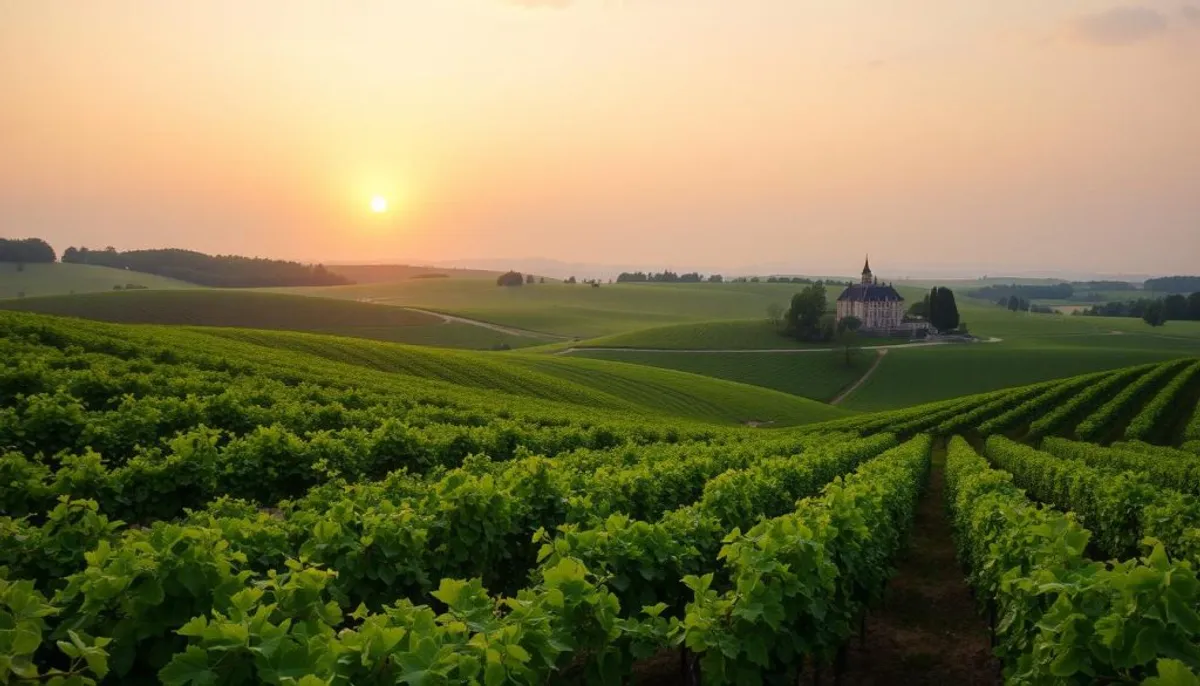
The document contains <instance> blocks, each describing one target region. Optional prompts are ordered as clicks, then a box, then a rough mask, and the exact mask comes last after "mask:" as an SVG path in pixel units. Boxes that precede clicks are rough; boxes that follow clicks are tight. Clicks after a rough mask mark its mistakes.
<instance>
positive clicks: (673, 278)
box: [617, 269, 720, 283]
mask: <svg viewBox="0 0 1200 686" xmlns="http://www.w3.org/2000/svg"><path fill="white" fill-rule="evenodd" d="M713 276H717V277H718V278H720V275H719V274H714V275H713ZM702 281H704V277H703V276H701V275H700V273H699V272H688V273H686V274H676V273H675V272H673V271H671V270H670V269H666V270H663V271H661V272H651V273H649V274H647V273H646V272H621V273H620V274H618V275H617V283H700V282H702Z"/></svg>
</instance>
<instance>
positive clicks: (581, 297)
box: [281, 279, 836, 338]
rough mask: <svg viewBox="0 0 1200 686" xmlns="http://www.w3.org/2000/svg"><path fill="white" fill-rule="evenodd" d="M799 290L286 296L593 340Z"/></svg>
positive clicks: (723, 287) (749, 307)
mask: <svg viewBox="0 0 1200 686" xmlns="http://www.w3.org/2000/svg"><path fill="white" fill-rule="evenodd" d="M800 288H801V286H798V285H793V284H769V283H727V284H716V283H714V284H710V283H701V284H665V283H642V284H604V285H602V286H601V287H599V288H591V287H589V286H587V285H585V284H574V285H571V284H563V283H545V284H533V285H529V286H521V287H519V288H504V287H500V286H497V285H495V283H493V282H489V281H488V280H485V279H414V280H411V281H407V282H403V283H390V284H365V285H355V286H337V287H330V288H293V289H281V292H288V293H300V294H304V295H316V296H321V297H332V298H345V299H351V300H370V301H372V302H377V303H383V304H388V305H406V306H411V307H421V308H425V309H431V310H438V311H442V312H449V313H453V314H456V315H461V316H464V317H468V318H471V319H478V320H481V321H486V322H493V323H496V324H503V325H506V326H513V327H518V328H523V329H530V330H533V331H546V332H549V333H554V334H559V335H564V336H574V337H578V338H591V337H595V336H607V335H610V334H616V333H623V332H628V331H635V330H638V329H649V328H654V327H659V326H664V325H668V324H681V323H689V322H703V321H711V320H720V319H725V320H729V319H742V320H747V319H754V318H765V317H766V311H767V306H769V305H772V304H777V305H786V304H787V303H788V302H789V301H790V300H791V297H792V295H793V294H794V293H796V292H797V291H798V290H800ZM833 295H834V296H836V293H835V294H833Z"/></svg>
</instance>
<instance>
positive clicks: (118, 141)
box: [0, 0, 1200, 275]
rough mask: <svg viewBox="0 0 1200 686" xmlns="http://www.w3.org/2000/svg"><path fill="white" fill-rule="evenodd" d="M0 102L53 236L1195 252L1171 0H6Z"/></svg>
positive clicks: (1104, 263)
mask: <svg viewBox="0 0 1200 686" xmlns="http://www.w3.org/2000/svg"><path fill="white" fill-rule="evenodd" d="M0 93H3V95H2V97H0V235H3V236H17V237H23V236H29V235H33V236H41V237H44V238H46V239H47V240H49V241H50V242H51V243H52V244H54V245H55V247H57V248H58V249H59V250H62V249H63V248H65V247H67V246H68V245H87V246H90V247H104V246H108V245H112V246H115V247H117V248H119V249H136V248H153V247H181V248H190V249H195V250H201V251H205V252H211V253H223V254H228V253H234V254H248V255H261V256H271V257H280V258H288V259H302V260H306V261H307V260H314V261H315V260H319V261H327V262H347V261H375V262H378V261H424V262H429V261H440V260H471V259H496V258H517V257H545V258H552V259H558V260H563V261H570V262H589V263H619V264H640V265H647V266H661V267H666V268H672V269H676V270H682V271H690V270H691V269H701V270H706V269H707V270H714V269H725V270H730V269H735V268H737V267H740V266H745V265H780V266H782V265H788V266H791V267H793V268H795V269H796V270H803V271H807V272H809V273H826V274H827V273H855V272H857V271H858V270H859V268H860V267H859V265H861V263H862V256H863V255H864V254H865V253H868V252H869V253H870V254H871V256H872V265H873V266H874V267H875V268H876V271H877V272H879V273H881V274H888V273H889V270H892V273H895V272H896V271H898V270H905V271H907V272H912V271H914V270H915V271H917V272H919V271H920V270H921V269H931V270H939V271H941V272H944V271H946V270H947V269H950V270H961V271H962V272H963V274H964V275H972V274H976V273H989V272H990V273H993V274H994V273H997V272H999V271H1005V270H1008V271H1018V270H1019V271H1022V272H1026V273H1028V272H1037V271H1045V272H1047V273H1051V272H1055V271H1072V272H1081V271H1088V272H1095V273H1114V274H1115V273H1139V274H1169V273H1194V272H1195V271H1197V269H1200V268H1198V267H1196V266H1195V264H1194V263H1195V258H1196V256H1197V255H1200V0H1190V1H1189V0H1182V1H1181V0H1141V1H1132V2H1130V3H1128V4H1121V3H1110V2H1108V1H1107V0H1007V1H1006V2H963V1H962V0H907V1H905V2H896V1H895V0H855V1H854V2H843V1H840V0H822V1H816V0H347V1H346V2H341V3H332V2H326V1H324V0H255V1H254V2H245V0H205V2H173V1H163V0H89V2H78V1H77V0H37V1H36V2H34V1H29V2H24V1H20V0H17V1H14V2H4V3H0ZM376 198H382V199H383V200H385V201H386V204H387V210H386V211H384V212H375V211H373V210H372V202H373V200H375V199H376ZM375 202H377V203H378V201H377V200H376V201H375Z"/></svg>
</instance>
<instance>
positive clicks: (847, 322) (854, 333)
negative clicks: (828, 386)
mask: <svg viewBox="0 0 1200 686" xmlns="http://www.w3.org/2000/svg"><path fill="white" fill-rule="evenodd" d="M861 328H862V320H860V319H859V318H858V317H842V320H841V321H839V322H838V323H837V340H838V344H840V345H841V346H842V347H843V348H845V350H846V366H847V367H849V366H850V348H851V347H852V346H853V345H854V343H855V342H857V341H858V330H859V329H861Z"/></svg>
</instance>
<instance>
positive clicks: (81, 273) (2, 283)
mask: <svg viewBox="0 0 1200 686" xmlns="http://www.w3.org/2000/svg"><path fill="white" fill-rule="evenodd" d="M131 283H132V284H137V285H139V286H145V287H146V288H152V289H155V290H165V289H180V288H196V286H194V285H192V284H190V283H185V282H183V281H176V280H175V279H168V278H166V277H162V276H154V275H153V274H143V273H141V272H129V271H125V270H124V269H111V268H109V267H97V266H94V265H90V264H61V263H54V264H27V265H25V268H24V269H23V270H21V271H18V270H17V265H16V264H14V263H12V262H0V299H6V298H18V297H22V295H21V294H24V296H23V297H27V298H34V297H39V296H45V295H70V294H72V293H99V292H110V291H112V290H113V286H121V287H122V288H123V287H124V286H125V285H126V284H131Z"/></svg>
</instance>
